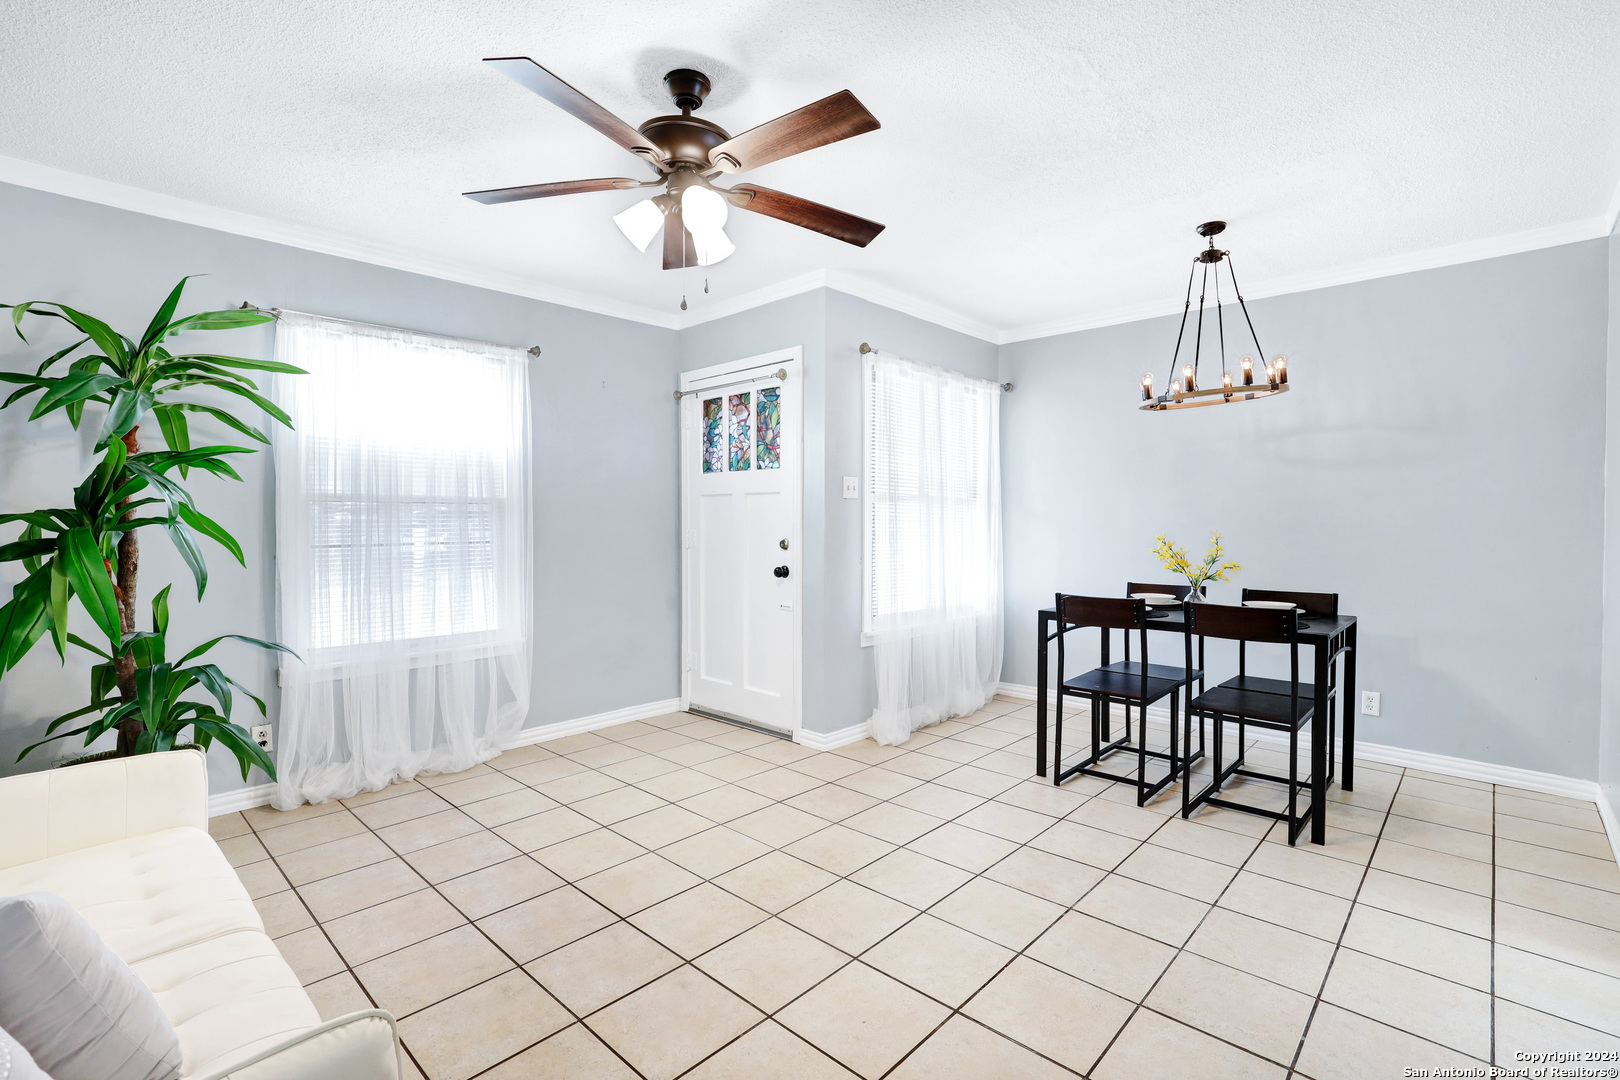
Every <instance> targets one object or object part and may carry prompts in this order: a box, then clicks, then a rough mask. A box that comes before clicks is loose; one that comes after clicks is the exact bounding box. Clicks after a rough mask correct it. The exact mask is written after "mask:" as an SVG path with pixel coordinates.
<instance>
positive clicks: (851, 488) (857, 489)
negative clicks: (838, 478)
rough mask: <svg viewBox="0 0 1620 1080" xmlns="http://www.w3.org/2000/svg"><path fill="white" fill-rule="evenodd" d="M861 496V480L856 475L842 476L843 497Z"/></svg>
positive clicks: (854, 497) (853, 497)
mask: <svg viewBox="0 0 1620 1080" xmlns="http://www.w3.org/2000/svg"><path fill="white" fill-rule="evenodd" d="M860 497H861V481H860V478H859V477H857V476H846V477H844V498H846V499H858V498H860Z"/></svg>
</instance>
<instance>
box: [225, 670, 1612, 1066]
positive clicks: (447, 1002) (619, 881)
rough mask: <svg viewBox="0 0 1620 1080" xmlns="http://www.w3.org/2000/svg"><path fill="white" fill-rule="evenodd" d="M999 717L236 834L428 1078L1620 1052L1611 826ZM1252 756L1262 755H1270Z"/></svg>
mask: <svg viewBox="0 0 1620 1080" xmlns="http://www.w3.org/2000/svg"><path fill="white" fill-rule="evenodd" d="M1033 729H1034V721H1033V709H1032V708H1030V707H1028V706H1027V705H1024V704H1023V703H1019V702H1013V701H1004V700H1000V699H998V700H997V701H995V702H993V703H992V705H991V706H990V707H989V708H987V709H985V710H984V711H983V712H980V713H978V714H975V715H974V716H970V717H966V718H964V719H961V720H954V721H950V722H947V723H945V724H941V725H938V726H937V727H934V728H930V729H928V730H927V731H925V732H919V733H918V734H917V735H916V736H914V737H913V738H912V740H911V741H910V742H909V743H908V744H907V745H906V746H905V747H903V748H885V747H879V746H877V745H876V744H874V743H871V742H863V743H859V744H857V745H854V746H850V747H846V748H844V749H842V750H837V751H834V752H831V753H817V752H814V751H810V750H806V749H805V748H803V747H800V746H797V745H794V744H792V743H788V742H784V741H782V740H779V739H772V738H769V737H767V736H762V735H758V734H756V733H753V732H749V731H745V730H741V729H738V728H734V727H730V726H727V725H724V724H719V723H716V722H714V721H711V720H704V719H701V718H698V717H694V716H691V715H689V714H685V713H677V714H673V715H669V716H661V717H657V718H655V719H652V720H647V721H643V722H636V723H628V724H623V725H620V726H618V727H614V728H609V729H605V730H602V731H599V732H595V733H592V734H586V735H576V736H572V737H569V738H566V739H559V740H556V741H553V742H549V743H545V744H543V745H540V746H532V747H527V748H524V749H521V750H516V751H512V752H509V753H506V754H503V755H502V756H501V757H499V758H496V759H495V760H493V761H491V762H489V763H488V764H487V765H481V766H479V767H477V768H475V769H472V770H469V771H468V772H465V773H462V774H459V775H456V776H435V777H424V778H422V779H421V780H420V782H414V783H406V784H398V785H395V786H393V787H391V788H388V789H387V790H384V791H379V792H375V793H372V794H369V795H363V796H360V797H358V798H355V799H350V800H347V802H346V803H342V804H338V803H331V804H327V805H323V806H306V807H302V808H300V809H299V810H297V811H294V812H292V813H279V812H277V811H274V810H270V809H261V810H251V811H248V812H247V813H246V814H233V815H230V816H228V817H221V818H216V819H214V833H215V835H216V837H218V838H219V839H220V841H221V844H222V846H223V847H224V849H225V851H226V853H227V854H228V855H229V856H230V858H231V859H232V861H233V862H234V863H235V864H236V865H237V867H238V868H239V872H240V873H241V875H242V879H243V881H244V882H245V883H246V884H247V886H248V888H249V890H250V891H251V892H252V893H253V895H254V897H255V898H256V900H257V903H258V905H259V908H260V910H261V912H262V913H263V915H264V921H265V924H266V926H267V927H268V929H269V931H270V933H271V935H272V936H274V937H275V938H276V940H277V942H278V944H279V946H280V947H281V950H282V952H283V953H284V954H285V955H286V957H287V959H288V960H289V961H290V962H291V963H292V965H293V967H294V968H295V969H296V970H297V971H298V972H299V974H300V976H301V977H302V978H303V979H304V981H305V983H306V984H307V985H308V987H309V990H310V993H311V995H312V996H313V997H314V999H315V1001H316V1003H317V1005H318V1006H319V1007H320V1009H321V1011H322V1013H323V1015H328V1016H330V1015H338V1014H341V1013H344V1012H346V1011H349V1010H352V1009H356V1008H366V1007H370V1006H371V1005H373V1004H375V1005H377V1006H380V1007H382V1008H386V1009H389V1010H391V1011H392V1012H393V1013H394V1014H395V1015H396V1016H397V1017H399V1018H400V1029H401V1032H402V1034H403V1037H404V1041H405V1043H406V1046H407V1047H408V1049H409V1051H410V1054H411V1058H412V1061H413V1064H414V1066H415V1067H416V1068H417V1069H419V1070H420V1072H421V1074H423V1075H424V1076H426V1077H429V1078H431V1080H464V1078H469V1077H474V1076H480V1077H486V1078H491V1080H496V1078H498V1080H531V1078H532V1080H539V1078H542V1077H543V1078H546V1080H576V1078H577V1080H586V1078H590V1080H618V1078H633V1077H643V1078H646V1080H671V1078H674V1077H677V1076H685V1077H689V1078H692V1080H761V1078H775V1077H792V1078H800V1077H803V1078H809V1080H822V1078H827V1080H832V1078H835V1077H841V1078H845V1080H848V1078H849V1077H851V1075H852V1074H854V1075H858V1076H861V1077H865V1078H868V1080H876V1078H878V1077H892V1078H895V1080H924V1078H926V1080H953V1078H960V1080H969V1078H972V1080H986V1078H1008V1080H1011V1078H1018V1080H1025V1078H1033V1080H1046V1078H1054V1080H1055V1078H1058V1077H1072V1076H1074V1075H1076V1074H1078V1075H1082V1076H1091V1077H1096V1078H1099V1080H1116V1078H1118V1080H1149V1078H1153V1077H1160V1076H1163V1077H1177V1078H1180V1077H1186V1076H1194V1075H1196V1076H1200V1077H1216V1078H1221V1077H1285V1076H1299V1077H1311V1078H1314V1080H1340V1078H1346V1080H1350V1078H1354V1080H1371V1078H1379V1077H1396V1076H1401V1075H1403V1071H1402V1070H1403V1069H1405V1068H1407V1067H1413V1068H1428V1069H1434V1068H1437V1067H1441V1066H1447V1065H1451V1066H1459V1067H1461V1066H1468V1065H1474V1064H1477V1063H1479V1062H1485V1061H1490V1060H1494V1061H1496V1062H1498V1063H1502V1064H1512V1063H1514V1061H1515V1054H1516V1053H1518V1052H1520V1051H1526V1050H1528V1051H1540V1052H1545V1051H1549V1050H1566V1051H1570V1050H1575V1051H1585V1050H1591V1051H1616V1050H1620V868H1617V867H1616V865H1615V862H1614V859H1613V856H1612V854H1611V851H1610V848H1609V845H1608V841H1607V839H1606V837H1605V835H1604V833H1603V826H1602V824H1601V821H1600V819H1599V818H1598V816H1597V813H1596V810H1595V809H1594V808H1593V806H1592V805H1591V804H1584V803H1580V802H1576V801H1572V800H1568V799H1561V798H1557V797H1554V796H1547V795H1540V794H1535V793H1532V792H1526V791H1518V790H1514V789H1509V788H1503V787H1496V788H1492V787H1491V786H1490V785H1488V784H1482V783H1476V782H1472V781H1466V780H1457V779H1448V778H1445V777H1440V776H1433V775H1425V774H1422V773H1418V772H1415V771H1412V770H1405V771H1403V770H1400V769H1395V768H1390V767H1386V766H1381V765H1377V764H1374V763H1362V764H1361V765H1360V768H1359V771H1358V779H1357V785H1356V790H1355V791H1354V792H1353V793H1346V792H1342V791H1339V790H1338V789H1337V788H1336V787H1335V788H1334V790H1333V791H1332V797H1333V800H1334V801H1333V803H1332V805H1331V812H1330V814H1329V818H1328V820H1329V824H1330V828H1329V843H1328V844H1327V845H1326V847H1324V848H1311V847H1308V846H1305V845H1301V846H1300V847H1298V848H1289V847H1288V846H1287V845H1286V844H1284V843H1282V842H1281V839H1282V838H1281V837H1280V835H1279V833H1278V830H1277V829H1274V828H1272V827H1271V823H1269V822H1267V821H1265V820H1263V819H1260V818H1255V817H1252V816H1248V815H1241V814H1234V813H1231V812H1229V811H1222V810H1206V811H1204V812H1202V813H1200V814H1198V815H1195V817H1194V819H1193V820H1192V821H1183V820H1181V819H1180V817H1179V816H1177V813H1176V811H1177V810H1179V806H1180V795H1179V789H1178V788H1171V789H1170V791H1169V792H1168V793H1167V794H1166V795H1165V796H1163V797H1161V798H1160V800H1158V802H1156V803H1155V804H1153V805H1151V806H1150V807H1149V808H1147V809H1138V808H1137V807H1136V806H1135V805H1134V797H1133V795H1132V793H1131V792H1129V791H1128V790H1126V789H1124V788H1122V787H1120V786H1117V785H1111V784H1108V783H1106V782H1102V781H1096V780H1091V779H1085V778H1082V779H1079V780H1075V781H1073V782H1071V783H1069V784H1067V785H1065V786H1064V787H1063V788H1061V789H1054V788H1053V787H1052V786H1051V785H1050V784H1049V783H1048V782H1046V781H1041V780H1036V779H1033V778H1032V777H1031V776H1030V773H1031V762H1032V760H1033V748H1032V747H1033ZM1253 755H1254V756H1255V757H1256V758H1257V759H1265V758H1267V757H1274V756H1275V752H1274V751H1272V750H1271V749H1269V748H1265V747H1260V748H1256V749H1255V750H1254V751H1253Z"/></svg>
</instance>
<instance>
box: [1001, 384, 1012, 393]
mask: <svg viewBox="0 0 1620 1080" xmlns="http://www.w3.org/2000/svg"><path fill="white" fill-rule="evenodd" d="M1001 392H1002V393H1004V394H1010V393H1012V383H1010V382H1004V383H1002V384H1001Z"/></svg>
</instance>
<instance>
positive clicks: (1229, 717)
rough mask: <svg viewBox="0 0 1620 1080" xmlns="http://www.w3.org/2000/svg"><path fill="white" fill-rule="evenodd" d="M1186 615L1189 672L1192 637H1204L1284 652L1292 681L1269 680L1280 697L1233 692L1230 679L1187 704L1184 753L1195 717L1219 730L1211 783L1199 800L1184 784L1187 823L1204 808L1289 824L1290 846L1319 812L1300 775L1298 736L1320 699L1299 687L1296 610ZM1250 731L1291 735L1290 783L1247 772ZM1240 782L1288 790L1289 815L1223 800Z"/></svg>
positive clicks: (1193, 608) (1203, 608) (1216, 609)
mask: <svg viewBox="0 0 1620 1080" xmlns="http://www.w3.org/2000/svg"><path fill="white" fill-rule="evenodd" d="M1185 609H1186V613H1187V617H1186V630H1185V631H1184V639H1185V652H1186V656H1187V663H1188V665H1189V666H1191V664H1192V649H1193V638H1194V637H1196V636H1200V635H1201V636H1204V637H1210V638H1216V639H1217V640H1227V641H1236V642H1238V647H1239V649H1240V650H1245V651H1246V649H1247V646H1248V645H1249V644H1250V643H1260V642H1263V643H1268V644H1281V645H1286V646H1288V660H1289V677H1288V680H1287V681H1286V682H1284V681H1282V680H1268V681H1269V682H1271V683H1272V684H1273V686H1274V688H1275V689H1278V690H1279V691H1280V692H1271V691H1269V690H1260V689H1256V688H1253V687H1252V686H1241V685H1240V686H1233V685H1230V684H1231V683H1232V682H1234V681H1235V680H1228V682H1227V683H1222V684H1221V685H1220V686H1217V687H1215V688H1214V689H1213V690H1207V691H1205V692H1204V693H1202V694H1199V695H1198V696H1197V697H1192V698H1191V699H1190V700H1189V701H1188V703H1187V732H1188V734H1187V737H1186V742H1187V746H1186V751H1189V752H1190V750H1191V731H1192V721H1193V718H1194V717H1198V718H1199V722H1200V724H1201V723H1202V722H1203V720H1204V719H1209V720H1212V721H1213V722H1214V729H1215V730H1214V732H1213V735H1212V738H1211V740H1210V741H1211V755H1212V758H1213V761H1212V764H1213V770H1212V772H1211V775H1210V781H1209V783H1208V784H1207V785H1205V787H1204V789H1203V790H1202V791H1200V792H1198V793H1197V794H1196V795H1195V794H1193V792H1192V787H1193V785H1192V778H1191V775H1190V774H1189V777H1188V782H1187V783H1186V784H1183V785H1182V789H1181V816H1182V817H1184V818H1185V817H1190V816H1191V815H1192V812H1193V811H1194V810H1196V809H1197V808H1198V807H1200V806H1203V805H1206V804H1207V805H1210V806H1223V807H1225V808H1226V809H1228V810H1239V811H1242V812H1243V813H1246V814H1258V815H1259V816H1261V817H1268V818H1272V819H1274V820H1277V821H1285V822H1287V823H1288V843H1289V844H1293V843H1294V842H1295V841H1296V840H1297V839H1298V838H1299V834H1300V833H1301V832H1302V831H1303V830H1304V828H1305V825H1306V823H1307V822H1308V821H1309V820H1310V816H1311V814H1312V813H1313V812H1314V811H1315V807H1314V806H1313V805H1310V803H1309V794H1308V793H1309V789H1310V778H1309V777H1308V776H1307V777H1305V778H1303V779H1302V778H1301V777H1300V775H1299V733H1300V731H1301V730H1302V729H1303V728H1304V727H1305V725H1306V724H1308V723H1310V720H1311V715H1312V708H1313V705H1314V698H1313V697H1311V696H1310V695H1308V694H1306V693H1305V686H1306V685H1309V684H1305V685H1302V684H1301V683H1300V681H1299V629H1298V625H1297V624H1298V618H1297V616H1296V614H1295V612H1294V610H1293V609H1292V608H1289V609H1285V610H1278V609H1276V608H1250V607H1232V606H1229V605H1226V604H1187V605H1185ZM1231 723H1235V724H1237V727H1238V745H1237V752H1236V754H1235V755H1234V756H1233V760H1232V764H1231V765H1230V766H1227V765H1225V764H1224V761H1225V754H1224V749H1225V746H1224V743H1225V731H1226V726H1227V725H1228V724H1231ZM1250 726H1253V727H1258V728H1265V729H1268V730H1272V731H1286V732H1287V733H1288V775H1287V776H1278V775H1276V774H1274V773H1266V772H1260V771H1259V770H1257V769H1250V768H1246V767H1245V766H1246V765H1247V757H1246V746H1245V734H1246V729H1247V728H1248V727H1250ZM1234 776H1241V777H1245V778H1248V779H1251V780H1266V781H1270V782H1272V783H1277V784H1282V785H1284V786H1285V788H1286V790H1287V793H1288V809H1287V810H1286V811H1278V810H1271V809H1268V808H1266V807H1263V806H1255V805H1253V804H1251V803H1242V802H1238V801H1236V800H1235V799H1228V798H1224V797H1222V795H1221V792H1222V791H1223V790H1224V788H1225V786H1226V783H1227V781H1229V780H1230V779H1231V778H1232V777H1234ZM1302 791H1304V792H1306V793H1307V805H1306V807H1305V810H1304V811H1303V812H1301V811H1300V810H1299V795H1300V792H1302Z"/></svg>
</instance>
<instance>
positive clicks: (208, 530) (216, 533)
mask: <svg viewBox="0 0 1620 1080" xmlns="http://www.w3.org/2000/svg"><path fill="white" fill-rule="evenodd" d="M179 510H180V517H181V518H182V519H184V520H185V523H186V524H187V525H190V526H191V527H192V528H193V529H196V530H197V531H198V532H200V533H202V534H203V535H204V536H206V537H208V538H209V539H211V540H213V541H214V542H215V543H217V544H219V545H220V546H221V547H223V548H224V549H225V550H226V551H228V552H230V553H231V554H232V555H235V556H236V561H237V562H239V563H241V564H242V565H243V566H246V565H247V558H246V557H245V556H244V555H243V554H242V545H241V544H239V543H237V542H236V537H234V536H232V535H231V534H230V533H228V532H226V531H225V530H224V528H222V527H221V526H220V524H219V523H218V522H216V521H214V520H213V519H211V518H209V517H208V516H207V515H205V514H204V513H203V512H202V511H201V510H198V509H196V508H194V507H190V506H187V505H186V504H185V503H181V504H180V506H179ZM0 550H3V549H0Z"/></svg>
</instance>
